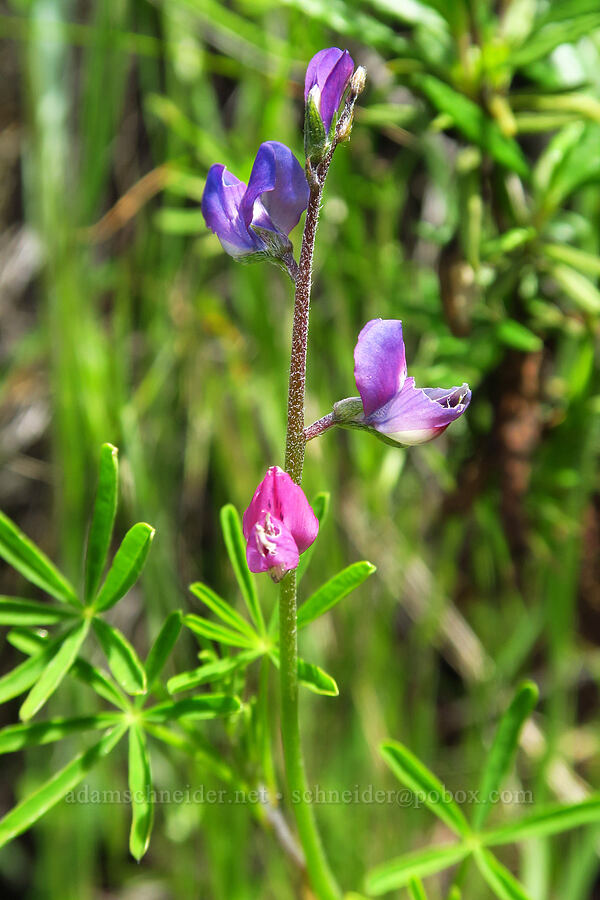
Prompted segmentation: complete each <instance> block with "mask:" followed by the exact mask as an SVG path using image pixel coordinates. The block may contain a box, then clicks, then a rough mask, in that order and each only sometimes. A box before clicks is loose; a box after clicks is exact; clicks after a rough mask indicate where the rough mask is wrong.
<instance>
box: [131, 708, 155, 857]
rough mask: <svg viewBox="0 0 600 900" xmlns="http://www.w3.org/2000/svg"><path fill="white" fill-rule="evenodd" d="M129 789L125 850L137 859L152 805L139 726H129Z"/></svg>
mask: <svg viewBox="0 0 600 900" xmlns="http://www.w3.org/2000/svg"><path fill="white" fill-rule="evenodd" d="M129 790H130V792H131V829H130V832H129V851H130V853H131V855H132V856H133V858H134V859H136V860H137V861H138V862H139V861H140V859H141V858H142V856H143V855H144V854H145V852H146V850H147V849H148V845H149V843H150V835H151V833H152V824H153V820H154V806H153V803H152V772H151V769H150V758H149V756H148V748H147V746H146V738H145V736H144V733H143V731H142V730H141V728H138V727H137V726H136V725H132V726H131V728H130V729H129Z"/></svg>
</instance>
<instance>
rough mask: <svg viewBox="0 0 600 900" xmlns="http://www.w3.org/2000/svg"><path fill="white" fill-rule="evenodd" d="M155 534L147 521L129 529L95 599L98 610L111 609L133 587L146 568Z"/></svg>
mask: <svg viewBox="0 0 600 900" xmlns="http://www.w3.org/2000/svg"><path fill="white" fill-rule="evenodd" d="M154 534H155V529H154V528H152V526H151V525H147V524H146V522H138V523H137V525H133V526H132V527H131V528H130V529H129V531H128V532H127V534H126V535H125V537H124V538H123V541H122V543H121V546H120V547H119V549H118V550H117V552H116V554H115V558H114V559H113V561H112V565H111V567H110V569H109V570H108V575H107V576H106V579H105V581H104V584H103V585H102V587H101V589H100V593H99V594H98V596H97V597H96V600H95V601H94V607H95V608H96V609H97V610H99V611H102V610H105V609H110V607H111V606H114V605H115V603H117V602H118V601H119V600H120V599H121V597H124V596H125V594H126V593H127V591H128V590H129V589H130V588H131V587H133V585H134V584H135V582H136V581H137V580H138V578H139V575H140V572H141V571H142V569H143V568H144V563H145V562H146V557H147V556H148V551H149V550H150V544H151V543H152V540H153V538H154Z"/></svg>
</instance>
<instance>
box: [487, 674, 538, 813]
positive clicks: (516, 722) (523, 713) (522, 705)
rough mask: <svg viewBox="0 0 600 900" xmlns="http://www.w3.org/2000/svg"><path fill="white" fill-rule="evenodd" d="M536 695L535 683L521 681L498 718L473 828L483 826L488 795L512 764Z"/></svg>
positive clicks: (488, 801)
mask: <svg viewBox="0 0 600 900" xmlns="http://www.w3.org/2000/svg"><path fill="white" fill-rule="evenodd" d="M538 696H539V691H538V689H537V685H535V684H534V683H533V682H532V681H526V682H524V683H523V684H522V685H521V686H520V687H519V688H518V689H517V692H516V694H515V696H514V697H513V700H512V702H511V704H510V706H509V707H508V709H507V711H506V712H505V713H504V715H503V716H502V718H501V720H500V724H499V725H498V729H497V731H496V735H495V737H494V741H493V743H492V747H491V750H490V752H489V754H488V757H487V760H486V764H485V768H484V770H483V775H482V779H481V784H480V788H479V797H480V802H479V804H478V805H477V807H476V809H475V815H474V817H473V828H474V829H475V830H476V831H479V830H480V829H481V828H482V827H483V825H484V823H485V820H486V818H487V816H488V814H489V812H490V809H491V803H492V801H491V797H492V795H493V793H494V792H495V791H497V790H498V788H499V787H500V785H501V783H502V780H503V779H504V778H505V777H506V775H507V774H508V772H509V770H510V768H511V766H512V763H513V760H514V757H515V754H516V752H517V746H518V743H519V736H520V734H521V730H522V728H523V725H524V724H525V721H526V720H527V719H528V718H529V716H530V715H531V713H532V711H533V709H534V707H535V704H536V703H537V699H538Z"/></svg>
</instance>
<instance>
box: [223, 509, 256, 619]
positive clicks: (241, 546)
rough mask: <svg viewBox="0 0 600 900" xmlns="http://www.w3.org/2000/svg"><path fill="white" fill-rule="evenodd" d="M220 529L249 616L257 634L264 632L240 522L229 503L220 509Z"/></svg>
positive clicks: (236, 512)
mask: <svg viewBox="0 0 600 900" xmlns="http://www.w3.org/2000/svg"><path fill="white" fill-rule="evenodd" d="M221 530H222V531H223V539H224V541H225V546H226V548H227V555H228V556H229V560H230V562H231V565H232V568H233V571H234V572H235V577H236V579H237V583H238V584H239V586H240V591H241V592H242V597H243V598H244V601H245V603H246V606H247V607H248V612H249V613H250V617H251V619H252V621H253V622H254V624H255V626H256V628H257V629H258V632H259V634H264V633H265V621H264V618H263V614H262V610H261V608H260V603H259V601H258V594H257V592H256V584H255V582H254V576H253V575H252V573H251V572H250V569H249V568H248V563H247V562H246V541H245V540H244V535H243V533H242V523H241V522H240V517H239V514H238V511H237V509H236V508H235V506H232V505H231V503H228V504H227V505H226V506H224V507H223V508H222V509H221Z"/></svg>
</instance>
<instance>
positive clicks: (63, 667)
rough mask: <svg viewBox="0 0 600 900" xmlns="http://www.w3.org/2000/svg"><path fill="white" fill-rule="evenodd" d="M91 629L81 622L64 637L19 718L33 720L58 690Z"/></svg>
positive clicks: (85, 622)
mask: <svg viewBox="0 0 600 900" xmlns="http://www.w3.org/2000/svg"><path fill="white" fill-rule="evenodd" d="M89 627H90V626H89V622H88V621H83V622H80V624H79V625H77V626H76V627H75V628H73V630H72V631H70V632H67V634H66V635H64V636H63V638H62V640H61V644H60V647H59V649H58V651H57V653H56V654H55V655H54V656H53V657H52V659H51V660H50V661H49V663H48V665H47V666H46V668H45V669H44V671H43V672H42V674H41V675H40V678H39V680H38V681H37V682H36V683H35V685H34V686H33V687H32V689H31V691H30V692H29V694H28V695H27V697H26V699H25V702H24V703H23V705H22V706H21V709H20V710H19V718H20V719H22V720H23V721H24V722H26V721H27V720H28V719H31V718H32V716H34V715H35V714H36V713H37V712H38V711H39V710H40V709H41V708H42V706H43V705H44V704H45V703H46V701H47V700H48V698H49V697H51V696H52V694H53V693H54V691H55V690H56V689H57V687H58V686H59V684H60V683H61V681H62V680H63V678H64V677H65V675H66V674H67V672H68V671H69V669H70V668H71V666H72V665H73V663H74V661H75V658H76V656H77V654H78V652H79V648H80V647H81V645H82V644H83V642H84V641H85V639H86V636H87V633H88V631H89Z"/></svg>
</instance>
